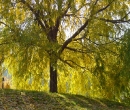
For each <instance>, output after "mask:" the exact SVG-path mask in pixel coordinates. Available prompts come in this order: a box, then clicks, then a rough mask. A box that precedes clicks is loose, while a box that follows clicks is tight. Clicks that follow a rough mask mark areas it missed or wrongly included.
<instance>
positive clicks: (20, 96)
mask: <svg viewBox="0 0 130 110" xmlns="http://www.w3.org/2000/svg"><path fill="white" fill-rule="evenodd" d="M0 110H130V106H128V105H125V104H123V103H118V102H114V101H110V100H106V99H94V98H89V97H84V96H81V95H73V94H58V93H47V92H37V91H19V90H11V89H9V90H6V89H5V90H0Z"/></svg>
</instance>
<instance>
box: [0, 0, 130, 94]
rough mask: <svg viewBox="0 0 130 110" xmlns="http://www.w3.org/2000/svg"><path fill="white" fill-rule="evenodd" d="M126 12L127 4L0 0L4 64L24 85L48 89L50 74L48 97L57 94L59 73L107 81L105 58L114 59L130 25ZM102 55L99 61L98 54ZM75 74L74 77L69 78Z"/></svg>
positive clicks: (82, 0) (126, 1)
mask: <svg viewBox="0 0 130 110" xmlns="http://www.w3.org/2000/svg"><path fill="white" fill-rule="evenodd" d="M128 7H129V0H121V1H120V2H119V1H117V0H104V1H100V0H91V1H89V0H66V1H62V0H50V1H48V0H33V1H31V0H16V1H12V2H11V1H8V0H7V1H6V0H5V1H3V0H1V1H0V16H1V18H0V19H1V21H0V23H1V27H2V29H1V34H0V35H1V39H0V43H1V47H2V46H3V45H4V47H2V48H3V50H4V52H6V53H5V54H4V55H5V60H4V65H5V66H6V67H7V68H8V70H9V72H10V73H12V75H13V78H18V77H20V76H22V77H23V76H24V78H23V80H24V79H26V83H28V82H30V78H32V79H33V80H34V81H39V83H40V82H42V79H44V81H43V82H44V84H45V83H46V84H48V74H47V73H49V72H50V74H49V77H50V92H57V75H58V77H60V76H62V75H61V74H60V73H61V72H60V71H61V70H66V69H69V70H71V69H70V68H72V67H73V68H76V70H77V71H78V73H80V71H82V72H84V71H85V72H86V73H89V72H90V73H96V74H97V73H98V75H99V77H100V76H101V77H107V76H104V74H103V73H104V71H105V68H104V61H105V59H110V55H109V53H115V54H118V51H116V47H113V46H112V45H115V44H112V43H113V42H117V40H118V39H119V38H120V35H121V33H122V29H124V27H125V25H123V24H124V23H129V21H130V19H129V8H128ZM122 9H123V10H122ZM7 13H8V14H7ZM109 44H112V45H109ZM5 45H6V46H5ZM106 50H107V51H108V53H106V58H103V57H104V56H105V55H101V53H104V52H105V51H106ZM116 52H117V53H116ZM107 56H109V58H107ZM112 57H113V58H114V55H112ZM114 59H116V57H115V58H114ZM88 62H89V63H88ZM62 65H63V66H62ZM66 65H67V66H66ZM68 66H69V67H68ZM63 67H64V68H63ZM48 68H49V69H48ZM69 70H68V71H69ZM57 71H59V74H58V73H57ZM88 71H89V72H88ZM44 72H45V73H44ZM65 74H67V73H65ZM106 74H108V73H106ZM76 75H77V74H76V73H75V72H73V73H72V74H71V75H70V76H68V75H67V77H71V78H72V77H75V76H76ZM84 76H86V75H84V74H82V76H81V77H80V78H79V80H81V79H82V78H83V77H84ZM90 76H91V75H90ZM63 79H64V77H63V78H62V80H63ZM15 80H17V81H18V79H15ZM101 81H103V79H102V80H101ZM80 82H83V80H82V81H80ZM21 84H22V83H21ZM81 84H82V83H81ZM66 85H67V83H66ZM36 86H37V85H35V87H36ZM59 86H60V84H59ZM21 87H22V85H21ZM37 87H38V86H37ZM67 87H69V86H67ZM39 88H40V87H39ZM83 88H84V87H83Z"/></svg>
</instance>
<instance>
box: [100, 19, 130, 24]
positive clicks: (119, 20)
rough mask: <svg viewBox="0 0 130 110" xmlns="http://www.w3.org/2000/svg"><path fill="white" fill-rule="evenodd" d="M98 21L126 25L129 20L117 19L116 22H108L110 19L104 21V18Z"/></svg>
mask: <svg viewBox="0 0 130 110" xmlns="http://www.w3.org/2000/svg"><path fill="white" fill-rule="evenodd" d="M99 20H102V21H105V22H110V23H114V24H116V23H127V22H130V19H128V20H123V19H118V20H110V19H104V18H100V19H99Z"/></svg>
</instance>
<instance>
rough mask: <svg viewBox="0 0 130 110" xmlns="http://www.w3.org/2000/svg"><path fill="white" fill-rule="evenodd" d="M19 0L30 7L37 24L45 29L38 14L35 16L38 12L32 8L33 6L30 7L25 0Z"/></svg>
mask: <svg viewBox="0 0 130 110" xmlns="http://www.w3.org/2000/svg"><path fill="white" fill-rule="evenodd" d="M20 2H21V3H23V4H24V5H26V6H27V7H28V8H29V9H30V11H31V12H32V13H33V14H34V15H35V17H36V20H37V22H38V24H39V25H40V26H41V27H42V28H43V29H44V30H46V28H45V26H44V24H43V23H42V21H41V20H40V18H39V16H37V14H38V13H37V11H36V10H34V8H32V7H31V6H30V5H29V4H28V3H27V2H26V1H25V0H20Z"/></svg>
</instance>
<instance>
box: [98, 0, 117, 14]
mask: <svg viewBox="0 0 130 110" xmlns="http://www.w3.org/2000/svg"><path fill="white" fill-rule="evenodd" d="M114 1H115V0H113V1H111V2H110V3H109V4H108V5H106V6H105V7H103V8H101V9H99V10H98V11H97V12H96V14H97V13H100V12H102V11H104V10H106V9H107V8H108V7H109V6H110V5H111V4H112V3H113V2H114Z"/></svg>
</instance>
